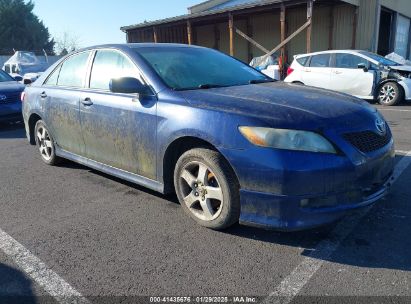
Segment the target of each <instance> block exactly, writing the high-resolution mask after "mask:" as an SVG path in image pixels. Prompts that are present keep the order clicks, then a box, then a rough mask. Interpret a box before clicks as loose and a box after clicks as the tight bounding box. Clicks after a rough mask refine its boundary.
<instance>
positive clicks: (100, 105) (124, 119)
mask: <svg viewBox="0 0 411 304" xmlns="http://www.w3.org/2000/svg"><path fill="white" fill-rule="evenodd" d="M118 77H134V78H137V79H139V80H140V81H142V82H143V83H144V79H143V77H142V75H141V73H140V72H139V69H138V68H137V66H136V65H135V64H134V63H133V62H132V61H131V60H130V59H129V58H128V56H127V55H125V54H123V53H121V52H120V51H117V50H112V49H111V50H97V51H96V52H95V56H94V60H93V64H92V67H91V70H90V77H89V87H88V89H86V90H84V91H83V93H82V95H81V104H80V115H81V126H82V134H83V138H84V141H85V145H86V156H87V157H88V158H89V159H91V160H94V161H97V162H100V163H103V164H105V165H109V166H112V167H114V168H117V169H121V170H125V171H128V172H131V173H135V174H138V175H141V176H144V177H147V178H150V179H155V178H156V166H155V164H156V125H157V120H156V98H155V96H144V97H138V95H137V94H120V93H113V92H110V90H109V84H110V80H111V79H112V78H118Z"/></svg>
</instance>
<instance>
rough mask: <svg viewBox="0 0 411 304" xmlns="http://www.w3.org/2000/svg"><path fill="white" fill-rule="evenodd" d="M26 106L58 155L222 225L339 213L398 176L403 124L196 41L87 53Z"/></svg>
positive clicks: (327, 217)
mask: <svg viewBox="0 0 411 304" xmlns="http://www.w3.org/2000/svg"><path fill="white" fill-rule="evenodd" d="M222 67H224V68H222ZM23 116H24V122H25V127H26V133H27V137H28V140H29V142H30V143H31V144H37V147H38V149H39V151H40V155H41V158H42V160H43V161H44V162H45V163H47V164H50V165H55V164H57V163H58V161H59V160H61V158H65V159H69V160H72V161H75V162H78V163H81V164H84V165H86V166H89V167H91V168H94V169H96V170H100V171H102V172H105V173H108V174H111V175H114V176H117V177H120V178H123V179H125V180H128V181H131V182H134V183H137V184H140V185H143V186H145V187H147V188H150V189H154V190H156V191H159V192H162V193H171V192H176V193H177V196H178V199H179V201H180V203H181V206H182V208H183V209H184V210H185V211H186V213H187V214H188V215H189V216H191V218H192V219H194V220H195V221H197V222H198V223H199V224H201V225H203V226H206V227H209V228H212V229H223V228H226V227H229V226H230V225H232V224H234V223H236V222H238V221H240V222H241V223H245V224H249V225H255V226H262V227H266V228H277V229H284V230H295V229H303V228H308V227H313V226H317V225H321V224H324V223H329V222H331V221H334V220H336V219H338V218H340V217H341V216H342V215H344V214H345V213H346V211H347V210H350V209H354V208H359V207H363V206H367V205H369V204H372V203H374V202H375V201H377V200H378V199H380V198H381V197H383V196H384V194H385V193H386V191H387V187H388V183H389V180H390V177H391V175H392V173H393V166H394V143H393V138H392V135H391V131H390V128H389V127H388V125H387V124H386V122H385V121H384V119H383V117H382V116H381V115H380V113H379V112H378V111H377V110H376V109H374V108H373V107H371V106H370V105H368V103H366V102H365V101H362V100H360V99H357V98H354V97H349V96H347V95H345V94H338V93H334V92H330V91H327V90H321V89H316V88H310V87H302V86H298V85H290V84H285V83H282V82H275V81H274V80H271V79H270V78H268V77H267V76H265V75H263V74H262V73H260V72H258V71H257V70H255V69H253V68H251V67H249V66H247V65H246V64H244V63H242V62H240V61H237V60H235V59H233V58H231V57H229V56H227V55H224V54H222V53H220V52H218V51H215V50H211V49H207V48H201V47H196V46H186V45H176V44H127V45H105V46H98V47H91V48H86V49H83V50H80V51H77V52H75V53H73V54H70V55H68V56H66V57H65V58H63V59H62V60H61V61H59V62H58V63H56V64H55V65H54V66H52V67H51V68H50V69H49V70H47V71H46V72H45V73H44V74H43V75H42V76H41V77H40V78H39V79H38V80H37V81H36V82H34V83H33V84H32V85H31V86H30V87H27V88H26V90H25V95H24V98H23ZM74 190H75V189H73V191H74Z"/></svg>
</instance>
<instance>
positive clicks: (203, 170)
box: [179, 161, 224, 221]
mask: <svg viewBox="0 0 411 304" xmlns="http://www.w3.org/2000/svg"><path fill="white" fill-rule="evenodd" d="M179 183H180V187H179V188H180V189H181V191H182V194H183V200H184V203H185V204H186V206H187V207H188V209H189V210H190V211H191V212H192V213H193V214H194V215H195V216H196V217H197V218H199V219H201V220H203V221H212V220H215V219H216V218H218V216H219V215H220V214H221V211H222V209H223V204H224V198H223V191H222V189H221V187H220V184H219V182H218V180H217V177H216V176H215V175H214V173H213V172H212V171H211V169H210V168H209V167H208V166H206V165H205V164H203V163H201V162H197V161H195V162H190V163H188V164H186V165H185V166H184V167H183V169H182V170H181V173H180V180H179Z"/></svg>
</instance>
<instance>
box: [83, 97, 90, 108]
mask: <svg viewBox="0 0 411 304" xmlns="http://www.w3.org/2000/svg"><path fill="white" fill-rule="evenodd" d="M81 103H82V104H83V105H84V106H86V107H89V106H92V105H93V102H92V101H91V99H90V98H88V97H87V98H84V99H83V100H82V101H81Z"/></svg>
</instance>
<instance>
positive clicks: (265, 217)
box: [240, 176, 392, 231]
mask: <svg viewBox="0 0 411 304" xmlns="http://www.w3.org/2000/svg"><path fill="white" fill-rule="evenodd" d="M390 180H392V176H390V177H389V178H388V179H387V182H386V183H385V184H384V185H382V186H381V187H380V188H379V189H378V190H377V191H376V192H375V193H372V194H371V195H369V196H367V197H363V198H362V199H361V200H359V201H349V200H348V201H347V200H344V199H345V198H346V196H347V195H346V194H344V193H342V194H339V195H338V194H337V195H330V194H328V195H324V196H322V197H320V200H322V201H323V202H324V203H325V204H324V206H322V207H318V206H317V207H310V206H307V207H303V205H304V204H305V203H306V202H309V201H310V200H313V198H312V197H310V196H295V197H293V196H281V195H275V194H269V193H261V192H253V191H248V190H241V191H240V196H241V216H240V223H241V224H244V225H248V226H255V227H260V228H266V229H277V230H284V231H295V230H303V229H309V228H313V227H317V226H321V225H325V224H328V223H332V222H334V221H336V220H338V219H339V218H341V217H342V216H344V215H345V214H346V213H347V211H349V210H352V209H357V208H361V207H366V206H369V205H371V204H373V203H375V202H377V201H378V200H380V199H381V198H383V197H384V196H385V195H386V194H387V192H388V189H389V187H390ZM339 198H340V199H341V200H339ZM327 199H328V203H329V204H328V206H327V204H326V201H327ZM315 200H316V198H314V201H315Z"/></svg>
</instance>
